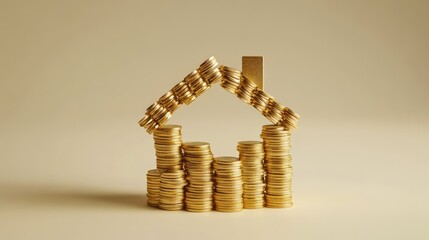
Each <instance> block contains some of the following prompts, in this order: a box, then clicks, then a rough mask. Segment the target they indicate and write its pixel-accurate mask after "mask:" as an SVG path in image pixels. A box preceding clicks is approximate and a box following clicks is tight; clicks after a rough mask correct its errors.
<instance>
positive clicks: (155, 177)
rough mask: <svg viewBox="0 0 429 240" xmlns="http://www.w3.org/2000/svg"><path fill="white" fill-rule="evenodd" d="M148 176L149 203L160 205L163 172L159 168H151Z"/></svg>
mask: <svg viewBox="0 0 429 240" xmlns="http://www.w3.org/2000/svg"><path fill="white" fill-rule="evenodd" d="M146 176H147V205H149V206H152V207H158V203H159V189H160V186H159V184H160V181H161V172H160V171H159V170H158V169H152V170H149V171H148V172H147V174H146Z"/></svg>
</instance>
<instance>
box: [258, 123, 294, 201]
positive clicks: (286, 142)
mask: <svg viewBox="0 0 429 240" xmlns="http://www.w3.org/2000/svg"><path fill="white" fill-rule="evenodd" d="M261 137H262V139H263V141H264V148H265V168H266V173H267V176H266V184H267V185H266V194H265V205H266V207H269V208H288V207H292V205H293V203H292V165H291V161H292V158H291V155H290V133H289V131H288V130H286V129H285V128H284V127H283V126H277V125H265V126H263V127H262V134H261Z"/></svg>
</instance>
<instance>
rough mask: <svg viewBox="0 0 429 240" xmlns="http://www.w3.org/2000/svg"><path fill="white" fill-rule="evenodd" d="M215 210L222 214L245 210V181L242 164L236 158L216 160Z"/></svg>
mask: <svg viewBox="0 0 429 240" xmlns="http://www.w3.org/2000/svg"><path fill="white" fill-rule="evenodd" d="M213 165H214V171H215V193H214V200H215V209H216V211H220V212H238V211H241V210H243V179H242V175H241V162H240V160H239V159H238V158H235V157H217V158H215V159H214V164H213Z"/></svg>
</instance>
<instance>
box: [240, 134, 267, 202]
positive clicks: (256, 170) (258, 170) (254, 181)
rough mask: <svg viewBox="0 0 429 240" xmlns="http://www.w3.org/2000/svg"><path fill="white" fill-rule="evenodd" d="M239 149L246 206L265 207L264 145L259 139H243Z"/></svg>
mask: <svg viewBox="0 0 429 240" xmlns="http://www.w3.org/2000/svg"><path fill="white" fill-rule="evenodd" d="M237 150H238V152H239V158H240V161H241V164H242V172H243V189H244V191H243V203H244V208H247V209H255V208H263V207H264V190H265V183H264V175H265V170H264V163H263V161H264V145H263V143H262V142H259V141H242V142H239V143H238V146H237Z"/></svg>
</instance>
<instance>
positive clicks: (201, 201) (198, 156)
mask: <svg viewBox="0 0 429 240" xmlns="http://www.w3.org/2000/svg"><path fill="white" fill-rule="evenodd" d="M182 147H183V151H184V159H185V170H186V173H187V175H186V180H187V181H188V184H187V186H186V193H185V204H186V207H185V209H186V210H188V211H191V212H208V211H211V210H212V209H213V168H212V163H213V154H212V152H211V150H210V144H209V143H206V142H187V143H184V144H183V146H182Z"/></svg>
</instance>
